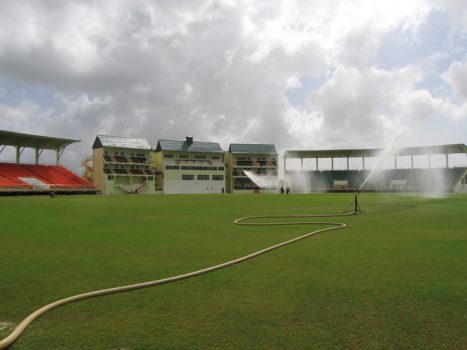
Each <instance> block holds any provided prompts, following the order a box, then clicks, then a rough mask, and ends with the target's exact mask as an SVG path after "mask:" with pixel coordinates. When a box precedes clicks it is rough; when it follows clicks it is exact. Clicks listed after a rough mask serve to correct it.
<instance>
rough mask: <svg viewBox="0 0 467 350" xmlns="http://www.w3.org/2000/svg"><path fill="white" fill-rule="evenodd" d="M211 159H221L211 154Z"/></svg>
mask: <svg viewBox="0 0 467 350" xmlns="http://www.w3.org/2000/svg"><path fill="white" fill-rule="evenodd" d="M212 159H221V157H219V156H212Z"/></svg>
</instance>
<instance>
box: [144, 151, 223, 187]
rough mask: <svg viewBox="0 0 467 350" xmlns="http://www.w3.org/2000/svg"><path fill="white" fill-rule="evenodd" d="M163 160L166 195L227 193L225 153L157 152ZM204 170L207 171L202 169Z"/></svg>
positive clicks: (162, 175) (160, 166)
mask: <svg viewBox="0 0 467 350" xmlns="http://www.w3.org/2000/svg"><path fill="white" fill-rule="evenodd" d="M158 153H160V155H157V156H153V159H154V161H155V162H156V158H157V157H159V158H158V159H161V161H160V162H158V163H157V164H158V165H159V168H160V169H162V174H161V176H160V178H161V179H162V180H163V188H162V190H163V193H168V194H169V193H173V194H175V193H224V192H226V188H225V165H224V163H223V154H219V153H187V152H174V151H172V152H158ZM200 168H204V169H200Z"/></svg>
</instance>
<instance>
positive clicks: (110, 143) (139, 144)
mask: <svg viewBox="0 0 467 350" xmlns="http://www.w3.org/2000/svg"><path fill="white" fill-rule="evenodd" d="M102 147H113V148H128V149H136V150H138V149H139V150H150V149H151V146H150V145H149V142H148V140H146V139H145V138H139V137H121V136H110V135H97V136H96V139H95V140H94V144H93V145H92V148H93V149H95V148H102Z"/></svg>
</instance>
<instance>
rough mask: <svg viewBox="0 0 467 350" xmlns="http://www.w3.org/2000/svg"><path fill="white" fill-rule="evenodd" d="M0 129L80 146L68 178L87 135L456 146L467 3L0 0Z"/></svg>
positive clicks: (462, 119)
mask: <svg viewBox="0 0 467 350" xmlns="http://www.w3.org/2000/svg"><path fill="white" fill-rule="evenodd" d="M0 129H4V130H11V131H17V132H25V133H34V134H42V135H49V136H57V137H69V138H77V139H80V140H82V142H81V143H80V144H76V145H73V146H71V147H70V148H69V149H68V151H67V152H66V154H65V156H64V163H65V164H66V165H68V166H70V167H72V168H76V167H77V165H78V164H79V163H80V160H81V159H82V158H83V157H84V156H85V155H86V154H90V153H91V145H92V142H93V140H94V138H95V136H96V134H98V133H102V134H110V135H120V136H134V137H146V138H148V140H149V141H150V143H151V144H154V143H155V142H156V141H157V139H159V138H173V139H182V138H184V136H185V135H193V136H194V137H195V139H196V140H200V141H216V142H219V143H220V144H221V145H222V146H223V147H224V148H226V147H228V144H229V143H231V142H247V143H256V142H262V143H274V144H276V147H277V148H278V150H281V151H282V150H285V149H304V148H310V149H313V148H314V149H324V148H343V147H346V148H356V147H380V146H384V145H385V144H388V142H390V140H392V139H393V138H394V137H395V135H397V134H399V133H400V132H401V131H404V132H405V133H404V135H405V141H404V142H405V145H428V144H442V143H466V142H467V2H466V1H465V0H452V1H436V0H432V1H431V0H425V1H422V0H401V1H399V0H391V1H389V0H388V1H384V0H382V1H374V0H351V1H350V0H342V1H339V0H334V1H329V0H307V1H291V0H285V1H280V0H277V1H276V0H265V1H251V0H244V1H233V0H232V1H229V0H219V1H203V0H197V1H192V0H158V1H149V0H128V1H124V0H121V1H102V0H96V1H91V0H89V1H86V0H76V1H62V0H48V1H45V0H44V1H40V0H30V1H22V0H1V1H0ZM10 155H11V154H10V153H8V151H5V152H3V154H1V155H0V159H2V158H1V157H7V156H10ZM31 156H32V154H29V155H28V154H26V155H25V157H26V158H27V157H31ZM45 157H46V158H47V157H48V156H47V155H46V156H45ZM50 157H52V159H53V155H50ZM10 160H11V159H10Z"/></svg>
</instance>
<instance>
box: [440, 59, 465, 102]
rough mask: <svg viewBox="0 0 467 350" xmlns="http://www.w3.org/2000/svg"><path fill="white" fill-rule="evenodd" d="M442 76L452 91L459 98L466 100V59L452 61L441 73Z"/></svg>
mask: <svg viewBox="0 0 467 350" xmlns="http://www.w3.org/2000/svg"><path fill="white" fill-rule="evenodd" d="M443 77H444V80H445V81H446V82H447V83H448V84H449V85H450V87H451V88H452V89H453V91H454V93H455V94H456V95H457V96H458V97H459V98H461V99H463V100H465V101H467V59H465V60H464V61H463V62H459V61H455V62H453V63H452V64H451V65H450V66H449V69H448V70H447V71H446V72H445V73H444V74H443Z"/></svg>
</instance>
